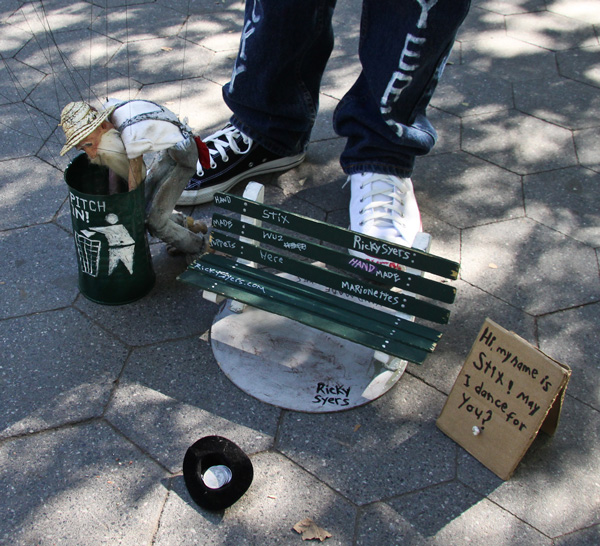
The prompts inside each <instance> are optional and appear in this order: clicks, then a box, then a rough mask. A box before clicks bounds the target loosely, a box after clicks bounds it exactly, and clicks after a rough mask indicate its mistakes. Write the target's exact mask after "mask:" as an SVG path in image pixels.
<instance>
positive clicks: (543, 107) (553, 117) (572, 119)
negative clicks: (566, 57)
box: [514, 80, 600, 129]
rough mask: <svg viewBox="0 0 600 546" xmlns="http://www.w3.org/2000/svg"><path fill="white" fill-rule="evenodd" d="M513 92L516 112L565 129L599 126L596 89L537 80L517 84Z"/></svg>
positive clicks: (571, 83)
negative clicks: (541, 88)
mask: <svg viewBox="0 0 600 546" xmlns="http://www.w3.org/2000/svg"><path fill="white" fill-rule="evenodd" d="M540 87H543V88H544V93H543V95H542V94H540V93H539V89H540ZM514 90H515V105H516V107H517V109H518V110H521V111H522V112H525V113H527V114H530V115H532V116H535V117H536V118H540V119H543V120H545V121H549V122H551V123H555V124H556V125H560V126H561V127H566V128H568V129H586V128H589V127H598V126H600V92H599V91H598V89H597V88H595V87H590V86H589V85H586V84H583V83H580V82H575V81H571V80H562V81H556V82H551V83H548V82H545V81H541V80H540V81H530V82H517V83H515V84H514Z"/></svg>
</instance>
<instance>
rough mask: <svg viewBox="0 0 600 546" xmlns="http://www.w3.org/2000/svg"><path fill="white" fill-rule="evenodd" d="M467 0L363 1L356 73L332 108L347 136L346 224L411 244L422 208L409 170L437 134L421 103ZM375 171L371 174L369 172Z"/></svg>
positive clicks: (426, 99) (428, 93)
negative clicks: (358, 70)
mask: <svg viewBox="0 0 600 546" xmlns="http://www.w3.org/2000/svg"><path fill="white" fill-rule="evenodd" d="M469 5H470V1H469V0H403V1H401V2H399V1H398V0H364V2H363V15H362V21H361V41H360V46H359V47H360V50H359V54H360V59H361V64H362V72H361V74H360V76H359V77H358V79H357V81H356V83H355V84H354V86H353V87H352V88H351V89H350V90H349V92H348V93H347V94H346V96H345V97H344V98H343V99H342V101H340V103H339V105H338V107H337V108H336V111H335V114H334V127H335V130H336V132H337V133H338V134H339V135H341V136H345V137H347V139H348V140H347V144H346V148H345V149H344V152H343V153H342V156H341V158H340V163H341V166H342V169H343V170H344V172H346V173H347V174H348V175H351V176H350V181H351V184H352V185H351V192H352V200H351V204H350V216H351V228H352V229H355V230H357V231H361V232H363V233H368V234H371V235H374V236H377V237H381V238H385V239H388V240H392V241H395V242H398V243H401V244H408V245H411V244H412V242H413V239H414V236H415V235H416V233H417V231H418V230H419V229H420V215H419V211H418V207H417V204H416V201H415V198H414V192H413V188H412V183H411V181H410V179H409V177H410V176H411V173H412V170H413V166H414V161H415V157H416V156H418V155H423V154H426V153H427V152H429V151H430V150H431V148H432V147H433V146H434V144H435V141H436V138H437V136H436V133H435V130H434V128H433V127H432V125H431V123H430V122H429V120H428V119H427V116H426V108H427V106H428V104H429V101H430V100H431V96H432V94H433V92H434V90H435V87H436V85H437V83H438V80H439V77H440V75H441V73H442V71H443V68H444V65H445V63H446V60H447V58H448V55H449V54H450V50H451V48H452V45H453V43H454V38H455V36H456V32H457V31H458V28H459V27H460V25H461V23H462V21H463V20H464V18H465V16H466V14H467V12H468V9H469ZM373 175H377V176H373Z"/></svg>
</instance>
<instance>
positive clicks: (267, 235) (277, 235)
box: [212, 213, 456, 303]
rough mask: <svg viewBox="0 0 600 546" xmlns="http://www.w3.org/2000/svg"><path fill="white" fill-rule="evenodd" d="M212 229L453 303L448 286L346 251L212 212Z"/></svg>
mask: <svg viewBox="0 0 600 546" xmlns="http://www.w3.org/2000/svg"><path fill="white" fill-rule="evenodd" d="M212 226H213V228H215V229H220V230H224V231H228V232H229V233H234V234H236V235H241V236H242V237H247V238H250V239H253V240H255V241H258V242H260V243H264V244H267V245H270V246H273V247H275V248H279V249H282V250H285V251H287V252H291V253H293V254H297V255H299V256H303V257H305V258H309V259H311V260H317V261H321V262H326V263H327V264H329V265H332V266H334V267H336V268H338V269H341V270H344V271H348V272H351V273H355V274H356V273H358V274H359V275H360V276H362V277H364V278H367V279H370V280H371V281H373V282H376V283H378V284H381V285H382V286H386V287H392V286H395V287H397V288H401V289H402V290H408V291H410V292H414V293H416V294H420V295H424V296H427V297H428V298H431V299H434V300H438V301H441V302H444V303H453V302H454V299H455V297H456V288H454V287H453V286H450V285H448V284H442V283H440V282H438V281H434V280H431V279H427V278H425V277H423V276H421V275H415V274H412V273H407V272H405V271H401V270H399V269H394V268H391V267H387V266H384V265H380V264H378V263H375V262H369V261H367V260H363V259H361V258H358V257H355V256H351V255H350V254H348V253H347V252H339V251H338V250H334V249H332V248H328V247H325V246H323V245H320V244H316V243H311V242H309V241H305V240H303V239H301V238H297V237H292V236H291V235H288V234H285V233H281V232H277V231H273V230H270V229H267V228H263V227H259V226H255V225H252V224H248V223H247V222H242V221H240V220H237V219H235V218H231V217H229V216H224V215H222V214H218V213H214V214H213V217H212Z"/></svg>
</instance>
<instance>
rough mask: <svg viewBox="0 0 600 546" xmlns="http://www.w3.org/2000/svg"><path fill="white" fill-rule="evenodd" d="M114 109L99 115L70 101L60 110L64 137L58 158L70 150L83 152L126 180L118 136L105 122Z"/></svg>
mask: <svg viewBox="0 0 600 546" xmlns="http://www.w3.org/2000/svg"><path fill="white" fill-rule="evenodd" d="M113 110H114V107H110V108H107V109H106V110H102V111H101V112H99V111H98V110H96V109H95V108H93V107H92V106H90V105H89V104H87V103H85V102H70V103H69V104H67V105H66V106H65V107H64V108H63V111H62V114H61V116H60V125H61V127H62V128H63V131H64V132H65V136H66V138H67V142H66V144H65V145H64V146H63V149H62V150H61V151H60V155H64V154H66V153H67V152H68V151H69V150H70V149H71V148H73V147H75V148H77V149H78V150H81V151H83V152H85V153H86V154H87V156H88V158H89V159H90V161H91V162H92V163H94V164H96V165H104V166H105V167H108V168H109V169H111V170H113V171H114V172H116V173H117V174H118V175H119V176H121V177H122V178H124V179H125V180H127V177H128V173H129V160H128V159H127V154H126V152H125V146H124V144H123V141H122V140H121V135H120V134H119V132H118V131H117V130H116V129H115V127H114V125H113V124H112V123H111V122H110V120H109V119H108V118H109V116H110V114H112V111H113Z"/></svg>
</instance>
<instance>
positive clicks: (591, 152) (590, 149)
mask: <svg viewBox="0 0 600 546" xmlns="http://www.w3.org/2000/svg"><path fill="white" fill-rule="evenodd" d="M575 148H576V149H577V157H579V162H580V163H581V164H582V165H584V166H585V167H587V168H588V169H592V170H593V171H596V172H600V154H599V153H598V150H599V149H600V127H594V128H593V129H585V130H583V131H575Z"/></svg>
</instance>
